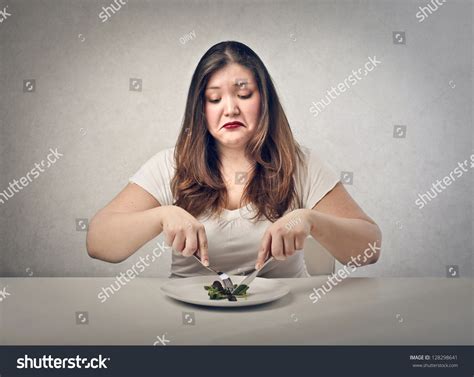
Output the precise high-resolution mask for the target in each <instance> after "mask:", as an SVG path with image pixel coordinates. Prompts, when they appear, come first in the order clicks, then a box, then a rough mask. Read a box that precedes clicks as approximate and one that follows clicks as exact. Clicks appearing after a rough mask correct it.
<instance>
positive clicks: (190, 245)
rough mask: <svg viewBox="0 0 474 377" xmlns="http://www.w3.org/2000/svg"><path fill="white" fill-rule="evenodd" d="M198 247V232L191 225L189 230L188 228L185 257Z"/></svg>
mask: <svg viewBox="0 0 474 377" xmlns="http://www.w3.org/2000/svg"><path fill="white" fill-rule="evenodd" d="M197 248H198V240H197V233H196V231H195V230H194V229H193V228H192V227H191V228H189V229H188V230H186V239H185V246H184V250H183V255H184V256H185V257H190V256H192V255H193V254H194V253H195V252H196V250H197Z"/></svg>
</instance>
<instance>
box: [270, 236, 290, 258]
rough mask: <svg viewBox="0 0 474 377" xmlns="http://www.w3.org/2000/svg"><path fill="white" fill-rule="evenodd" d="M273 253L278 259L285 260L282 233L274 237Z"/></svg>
mask: <svg viewBox="0 0 474 377" xmlns="http://www.w3.org/2000/svg"><path fill="white" fill-rule="evenodd" d="M271 249H272V255H273V257H274V258H275V259H276V260H285V259H286V257H285V254H284V252H283V251H284V244H283V237H282V236H281V235H278V236H273V237H272V247H271Z"/></svg>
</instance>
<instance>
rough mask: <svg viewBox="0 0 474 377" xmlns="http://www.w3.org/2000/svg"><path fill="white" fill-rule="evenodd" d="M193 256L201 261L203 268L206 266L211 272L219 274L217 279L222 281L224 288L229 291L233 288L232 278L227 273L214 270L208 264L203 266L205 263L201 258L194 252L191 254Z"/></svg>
mask: <svg viewBox="0 0 474 377" xmlns="http://www.w3.org/2000/svg"><path fill="white" fill-rule="evenodd" d="M193 257H194V258H196V260H197V261H198V262H199V263H201V265H202V266H203V267H204V268H207V269H208V270H209V271H212V272H214V273H215V274H217V275H219V279H221V280H222V282H223V283H224V288H226V289H229V290H230V291H231V292H232V291H233V290H234V283H232V280H230V277H229V275H227V274H226V273H225V272H220V271H216V270H214V269H213V268H211V267H209V266H205V265H204V264H203V263H202V262H201V259H199V257H198V256H197V255H196V254H193Z"/></svg>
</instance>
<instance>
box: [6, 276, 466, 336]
mask: <svg viewBox="0 0 474 377" xmlns="http://www.w3.org/2000/svg"><path fill="white" fill-rule="evenodd" d="M167 280H168V279H163V278H156V279H153V278H136V279H134V280H132V281H130V283H128V284H127V285H125V286H123V287H122V288H121V289H120V291H118V292H116V293H115V294H114V295H113V296H111V297H110V298H109V299H108V300H107V301H106V302H105V303H101V302H100V300H99V299H98V297H97V294H98V293H99V292H100V291H101V288H102V287H105V286H108V285H109V284H111V283H112V282H113V281H114V279H113V278H34V277H32V278H0V291H1V290H2V289H3V288H5V287H6V292H7V293H8V294H9V295H8V296H6V297H3V299H2V302H0V344H1V345H152V344H154V343H156V342H160V341H165V342H166V344H167V345H168V344H169V345H297V344H300V345H473V344H474V342H473V329H474V323H473V292H474V290H473V280H472V279H454V278H453V279H449V278H446V279H441V278H348V279H346V280H343V281H342V282H341V283H339V284H338V285H337V286H336V287H335V288H334V289H333V290H332V291H330V292H329V293H328V294H326V295H325V296H323V297H322V298H321V299H320V300H319V301H318V302H317V303H316V304H313V303H312V302H311V300H310V299H309V295H310V294H311V293H312V289H313V288H315V287H319V286H321V285H322V284H324V283H325V282H326V277H325V276H318V277H312V278H308V279H280V281H282V282H284V283H285V284H288V285H289V286H290V288H291V293H290V294H289V295H287V296H286V297H284V298H282V299H280V300H278V301H276V302H273V303H270V304H264V305H261V306H255V307H244V308H238V309H228V308H206V307H200V306H194V305H189V304H185V303H181V302H178V301H175V300H173V299H170V298H168V297H165V296H164V295H163V294H162V293H161V291H160V289H159V288H160V286H161V285H162V284H163V283H165V282H166V281H167ZM0 297H2V296H0ZM76 312H88V324H81V322H82V321H84V322H85V321H86V319H85V316H80V317H77V318H76V316H77V314H76ZM183 312H192V313H190V314H189V315H188V317H186V319H187V320H190V321H191V319H190V318H191V316H193V315H194V320H193V321H192V323H193V324H185V323H183V317H184V316H185V314H183ZM76 322H79V324H77V323H76ZM158 337H159V339H158ZM160 339H161V340H160Z"/></svg>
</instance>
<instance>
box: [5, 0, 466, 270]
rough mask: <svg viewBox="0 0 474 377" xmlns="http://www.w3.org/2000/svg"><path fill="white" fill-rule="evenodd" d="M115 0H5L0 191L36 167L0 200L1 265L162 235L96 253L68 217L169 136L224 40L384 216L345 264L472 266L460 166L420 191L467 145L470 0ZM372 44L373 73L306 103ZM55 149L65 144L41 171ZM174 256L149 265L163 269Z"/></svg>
mask: <svg viewBox="0 0 474 377" xmlns="http://www.w3.org/2000/svg"><path fill="white" fill-rule="evenodd" d="M111 3H112V1H100V2H96V1H80V2H79V1H72V0H71V1H52V0H51V1H45V0H43V1H26V0H20V1H13V0H10V1H4V0H2V1H0V10H2V9H4V10H6V12H3V15H2V16H1V17H2V22H1V23H0V83H1V86H0V96H1V101H0V106H1V107H0V111H1V116H0V122H1V134H0V154H1V160H0V161H1V162H0V192H1V191H2V190H4V189H7V187H8V186H9V184H10V182H13V180H14V179H17V180H19V179H20V177H25V179H28V177H26V175H27V173H30V174H29V178H30V180H31V182H30V180H28V181H25V179H24V180H23V181H24V182H27V185H26V186H25V187H23V188H22V190H21V191H19V192H18V193H15V195H14V196H13V197H12V198H10V199H8V200H6V201H5V200H4V201H5V203H3V204H0V214H1V218H0V225H1V228H0V236H1V244H0V248H1V249H0V250H1V251H0V258H1V259H0V275H2V276H105V275H109V276H113V275H115V274H117V273H119V272H121V271H124V270H125V269H126V268H128V267H129V266H131V265H132V264H133V263H135V262H136V261H137V259H138V258H139V256H141V255H145V254H147V253H150V252H151V251H152V249H153V248H154V245H155V244H156V241H157V240H154V241H152V242H150V243H148V244H147V245H145V246H144V247H143V248H142V249H141V250H140V251H139V252H137V254H135V255H134V256H132V257H131V258H129V260H127V261H125V262H124V263H122V264H120V265H113V264H107V263H103V262H100V261H95V260H92V259H91V258H89V257H88V255H87V254H86V250H85V235H86V233H85V232H84V231H81V228H83V227H84V226H83V224H84V223H81V222H80V220H76V219H88V218H91V217H92V216H93V215H94V213H95V212H96V211H97V210H98V209H99V208H101V207H102V206H104V205H105V204H106V203H107V202H108V201H110V200H111V199H112V197H113V196H114V195H116V193H117V192H118V191H119V190H121V189H122V188H123V187H124V186H125V185H126V183H127V180H128V177H129V176H131V175H132V174H133V173H134V172H135V171H136V170H137V169H138V168H139V167H140V166H141V164H142V163H144V162H145V161H146V160H147V159H148V158H149V157H151V156H152V155H153V154H154V153H156V152H157V151H159V150H160V149H162V148H165V147H169V146H172V145H173V144H174V142H175V139H176V137H177V134H178V128H179V126H180V122H181V119H182V115H183V111H184V103H185V95H186V91H187V88H188V85H189V82H190V78H191V74H192V72H193V70H194V68H195V66H196V64H197V62H198V60H199V58H200V56H201V55H202V54H203V53H204V52H205V51H206V50H207V49H208V48H209V47H210V46H211V45H213V44H215V43H217V42H219V41H222V40H229V39H232V40H238V41H242V42H244V43H247V44H248V45H249V46H251V47H252V48H253V49H254V50H255V51H256V52H257V53H258V54H259V55H260V56H261V58H262V59H263V61H264V62H265V63H266V65H267V67H268V69H269V71H270V73H271V74H272V76H273V79H274V81H275V84H276V86H277V89H278V90H279V93H280V95H281V99H282V101H283V104H284V107H285V109H286V111H287V115H288V117H289V120H290V123H291V125H292V128H293V130H294V133H295V135H296V136H297V138H298V139H299V140H300V141H301V142H303V143H304V144H305V145H307V146H310V147H313V148H316V149H317V150H318V151H319V152H320V154H321V155H322V156H323V157H324V158H325V159H326V160H327V161H328V162H329V163H330V164H331V165H332V166H333V167H334V168H335V169H336V170H337V171H341V172H349V173H352V182H351V180H350V177H351V174H346V175H345V176H344V177H346V178H345V182H346V187H347V189H348V190H349V192H350V193H351V194H352V195H353V197H354V198H355V199H356V200H357V201H358V202H359V203H360V205H361V206H362V207H363V208H364V209H365V211H366V212H367V213H368V214H369V215H370V216H371V217H373V218H374V219H375V220H376V221H377V222H378V223H379V225H380V226H381V228H382V231H383V235H384V243H383V250H382V258H381V259H380V260H379V262H378V263H377V264H376V265H373V266H370V267H365V268H363V269H360V270H359V271H358V272H357V273H356V274H354V275H356V276H357V275H363V276H446V274H447V268H448V267H447V266H449V265H455V266H458V267H457V268H458V272H459V273H460V274H461V276H471V277H472V276H473V270H472V252H473V236H472V234H473V222H472V206H473V191H472V183H473V176H472V171H471V170H470V169H471V168H470V167H469V168H468V169H467V170H468V171H467V172H463V173H464V174H463V175H462V176H461V177H459V178H458V177H456V180H455V182H453V183H452V184H451V185H450V186H448V187H446V189H444V190H440V192H439V193H437V196H436V198H434V199H433V200H432V201H430V202H428V203H427V204H426V205H425V206H424V208H422V209H419V208H418V207H419V206H418V205H417V204H415V200H416V199H417V198H418V194H420V193H424V192H425V191H427V190H429V189H430V188H431V185H432V183H434V182H436V180H438V179H440V180H442V179H443V177H445V176H447V175H449V173H450V172H452V171H453V169H454V168H456V166H457V163H458V162H463V161H464V160H466V159H469V157H470V155H471V154H472V153H474V151H473V145H472V142H473V131H472V130H473V119H472V73H473V70H472V45H473V36H472V17H473V14H472V2H468V1H448V2H446V3H445V4H444V5H442V6H438V9H437V10H436V11H434V12H432V14H429V13H428V11H427V10H424V15H423V16H422V14H421V13H419V14H418V15H417V12H421V11H420V10H419V7H420V6H426V4H427V3H428V1H423V2H408V1H407V2H405V1H396V2H380V1H379V2H367V1H366V2H356V1H353V2H351V1H337V2H336V1H331V2H329V1H317V2H316V1H315V2H309V1H299V2H297V1H285V2H283V1H280V2H270V1H262V2H251V1H247V2H243V1H239V2H230V1H226V2H216V1H199V2H198V1H195V2H184V1H137V0H134V1H128V2H126V3H125V4H124V5H121V8H120V9H119V10H118V11H117V12H115V14H112V13H111V12H109V16H106V15H105V14H101V12H102V11H103V10H102V7H104V6H109V5H110V4H111ZM117 3H119V2H118V0H117ZM116 7H117V5H116ZM431 7H432V8H434V6H433V5H431ZM5 8H6V9H5ZM117 8H118V7H117ZM425 15H427V16H425ZM422 18H423V20H422ZM104 20H106V21H105V22H103V21H104ZM420 21H421V22H420ZM394 32H395V33H394ZM400 32H404V33H405V34H404V35H403V34H402V33H400ZM374 56H375V57H376V59H377V60H379V61H380V62H381V63H380V64H378V65H377V66H376V68H375V69H374V70H373V71H372V72H369V73H368V74H367V76H363V77H361V79H360V80H359V79H357V81H356V83H355V84H350V87H348V86H346V90H345V92H341V93H340V94H338V95H337V96H335V98H334V99H332V100H331V102H330V103H329V104H328V105H327V106H325V107H324V109H321V111H320V112H319V113H316V112H315V110H314V109H313V110H312V111H313V112H311V111H310V107H311V106H312V103H313V102H317V101H319V100H320V99H323V98H325V96H326V92H327V90H328V89H331V87H332V86H334V87H337V86H338V84H339V83H342V82H343V81H344V79H348V78H349V75H351V73H352V71H353V70H355V71H357V69H358V68H359V67H363V66H364V64H365V63H366V62H367V61H368V57H374ZM130 79H140V80H142V81H141V84H140V82H138V81H137V82H134V83H130ZM353 79H354V78H353ZM24 80H27V81H26V82H25V81H24ZM31 80H35V81H34V82H32V81H31ZM135 89H138V90H135ZM341 90H342V89H341ZM333 93H334V92H333ZM399 125H401V126H406V128H404V127H401V128H396V129H395V130H394V127H396V126H399ZM50 148H57V149H58V152H60V153H62V154H63V156H61V157H58V158H59V159H58V160H57V161H56V162H55V163H54V164H51V166H50V167H49V168H45V166H47V161H46V158H47V156H48V153H49V149H50ZM50 157H51V156H50ZM43 159H44V160H45V162H44V165H45V166H42V165H41V160H43ZM35 164H38V165H39V167H36V166H35ZM39 168H42V170H43V172H40V170H39ZM33 171H36V174H35V173H33ZM33 175H35V177H33ZM36 175H37V176H36ZM169 263H170V257H169V255H164V256H162V257H160V259H159V262H156V264H155V265H153V266H151V267H150V268H149V269H148V270H147V271H145V272H144V273H143V276H156V275H162V276H166V275H167V273H168V270H169ZM451 271H454V270H451Z"/></svg>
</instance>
